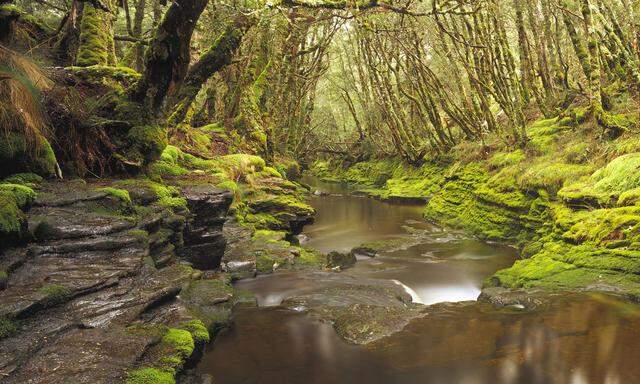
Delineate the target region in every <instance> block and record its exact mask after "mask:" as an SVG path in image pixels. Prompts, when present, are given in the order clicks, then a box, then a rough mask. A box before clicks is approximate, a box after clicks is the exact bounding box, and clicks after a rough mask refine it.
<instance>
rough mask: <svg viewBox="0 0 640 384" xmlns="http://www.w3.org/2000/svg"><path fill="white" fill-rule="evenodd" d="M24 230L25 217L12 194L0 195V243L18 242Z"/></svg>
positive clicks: (25, 228) (25, 226) (25, 225)
mask: <svg viewBox="0 0 640 384" xmlns="http://www.w3.org/2000/svg"><path fill="white" fill-rule="evenodd" d="M26 230H27V221H26V217H25V215H24V213H23V212H22V210H21V209H20V207H19V206H18V202H17V200H16V199H15V198H14V196H13V194H10V193H6V192H5V193H0V241H1V242H2V243H5V244H13V243H15V242H17V241H18V240H20V238H21V237H22V236H23V234H24V233H26Z"/></svg>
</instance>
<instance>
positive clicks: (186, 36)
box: [131, 0, 208, 112]
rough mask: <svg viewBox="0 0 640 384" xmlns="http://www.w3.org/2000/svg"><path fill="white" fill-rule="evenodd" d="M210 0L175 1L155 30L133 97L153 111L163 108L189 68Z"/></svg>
mask: <svg viewBox="0 0 640 384" xmlns="http://www.w3.org/2000/svg"><path fill="white" fill-rule="evenodd" d="M207 3H208V0H176V1H174V2H173V3H172V4H171V6H170V7H169V9H168V10H167V13H166V14H165V15H164V17H163V19H162V21H161V22H160V25H158V28H157V29H156V31H155V35H154V37H153V39H152V40H151V42H150V44H149V47H148V48H147V53H146V55H145V56H146V57H145V59H146V60H145V62H146V63H145V64H146V65H145V69H144V72H143V74H142V78H140V80H139V81H138V84H137V86H136V88H135V89H134V90H133V92H132V93H131V99H132V100H134V101H136V102H139V103H142V104H143V105H145V107H147V108H149V109H150V110H151V111H154V112H158V111H160V109H161V107H162V105H163V103H164V101H165V98H166V97H167V95H169V94H171V93H172V92H174V91H175V89H176V87H177V86H179V84H180V83H181V82H182V80H183V79H184V77H185V76H186V74H187V70H188V68H189V60H190V58H191V54H190V43H191V36H192V35H193V29H194V28H195V26H196V23H197V21H198V18H199V17H200V14H202V12H203V11H204V8H205V7H206V5H207Z"/></svg>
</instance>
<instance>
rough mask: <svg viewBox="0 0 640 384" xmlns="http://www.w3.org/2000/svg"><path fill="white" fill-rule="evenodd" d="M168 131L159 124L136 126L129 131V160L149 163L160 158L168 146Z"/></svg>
mask: <svg viewBox="0 0 640 384" xmlns="http://www.w3.org/2000/svg"><path fill="white" fill-rule="evenodd" d="M167 143H168V140H167V131H166V129H165V128H162V127H160V126H158V125H140V126H135V127H133V128H131V129H130V130H129V132H128V133H127V144H128V149H127V151H126V155H127V158H128V159H129V160H133V161H137V162H139V163H140V164H141V165H147V164H150V163H152V162H153V161H156V160H158V159H159V158H160V156H161V155H162V153H163V151H164V150H165V148H166V147H167Z"/></svg>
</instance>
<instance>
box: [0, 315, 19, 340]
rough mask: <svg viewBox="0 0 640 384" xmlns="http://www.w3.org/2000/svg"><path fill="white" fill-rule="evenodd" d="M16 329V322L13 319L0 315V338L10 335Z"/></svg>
mask: <svg viewBox="0 0 640 384" xmlns="http://www.w3.org/2000/svg"><path fill="white" fill-rule="evenodd" d="M17 330H18V323H17V322H16V321H15V320H12V319H9V318H7V317H4V316H0V339H4V338H5V337H8V336H11V335H12V334H13V333H15V332H16V331H17Z"/></svg>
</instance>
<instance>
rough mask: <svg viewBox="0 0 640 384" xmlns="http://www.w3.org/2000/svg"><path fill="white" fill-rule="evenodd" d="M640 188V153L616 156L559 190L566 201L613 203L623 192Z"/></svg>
mask: <svg viewBox="0 0 640 384" xmlns="http://www.w3.org/2000/svg"><path fill="white" fill-rule="evenodd" d="M636 188H640V153H632V154H628V155H624V156H620V157H617V158H616V159H614V160H613V161H611V162H610V163H609V164H607V165H606V166H605V167H604V168H601V169H599V170H598V171H596V172H595V173H593V174H592V175H591V176H590V177H589V178H588V179H586V180H585V181H582V182H577V183H574V184H572V185H570V186H567V187H566V188H563V189H562V190H561V191H560V192H559V196H560V197H562V199H563V200H565V201H566V202H568V203H571V204H591V205H601V206H611V205H615V204H616V203H617V201H618V199H619V197H620V195H622V194H623V193H625V192H626V191H630V190H633V189H636Z"/></svg>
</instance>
